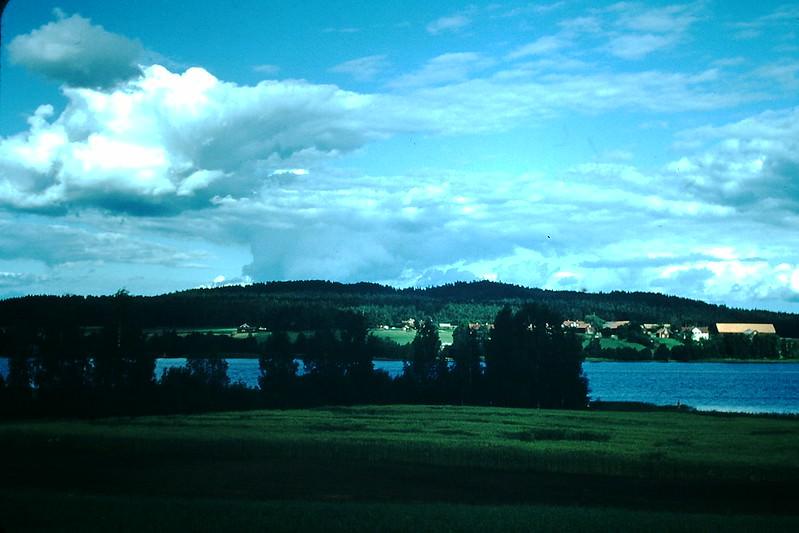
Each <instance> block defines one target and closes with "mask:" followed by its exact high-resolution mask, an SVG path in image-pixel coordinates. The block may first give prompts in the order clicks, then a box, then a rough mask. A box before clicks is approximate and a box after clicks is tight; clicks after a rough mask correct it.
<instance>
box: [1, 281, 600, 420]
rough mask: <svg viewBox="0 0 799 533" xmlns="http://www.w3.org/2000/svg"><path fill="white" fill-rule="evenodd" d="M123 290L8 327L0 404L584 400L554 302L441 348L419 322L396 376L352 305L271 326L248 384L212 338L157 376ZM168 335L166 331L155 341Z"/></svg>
mask: <svg viewBox="0 0 799 533" xmlns="http://www.w3.org/2000/svg"><path fill="white" fill-rule="evenodd" d="M131 301H132V297H131V296H129V295H127V294H126V293H124V292H121V293H118V294H117V295H116V296H115V297H114V305H113V306H111V307H110V313H109V314H108V316H107V317H106V319H105V323H104V324H103V325H102V326H100V327H98V328H96V329H94V330H92V331H90V332H88V333H86V332H82V331H81V329H80V328H78V327H75V324H74V323H70V322H69V320H64V321H59V322H58V323H51V324H49V325H47V326H42V327H40V328H38V331H37V339H38V342H37V343H36V344H29V343H27V344H26V343H22V344H19V345H15V344H14V340H15V339H13V338H8V336H7V337H6V338H5V339H4V345H3V346H4V349H5V350H8V353H9V373H8V377H7V378H6V379H0V414H2V416H4V417H20V416H103V415H112V414H113V415H116V414H144V413H169V412H199V411H206V410H231V409H252V408H291V407H309V406H315V405H334V404H346V405H351V404H359V403H360V404H363V403H370V404H371V403H374V404H381V403H442V404H444V403H448V404H469V405H501V406H523V407H541V408H582V407H584V406H585V405H586V402H587V396H588V384H587V381H586V378H585V377H584V375H583V373H582V367H581V364H582V357H583V354H582V350H581V345H580V340H579V339H578V338H577V337H575V336H574V335H573V334H572V333H571V332H568V331H564V329H563V328H561V325H560V324H561V322H562V319H561V317H560V316H559V315H557V313H555V312H553V311H551V310H549V309H548V308H546V307H543V306H540V305H537V304H533V303H528V304H524V305H522V306H521V307H519V308H516V309H515V310H514V309H513V308H511V307H510V306H506V307H504V308H503V309H502V310H501V311H500V312H499V313H498V314H497V316H496V317H495V320H494V328H493V329H492V330H490V331H488V330H486V329H485V328H483V329H475V328H473V327H470V326H469V324H468V323H463V324H461V325H459V326H458V327H457V328H456V330H455V332H454V335H453V343H452V344H451V345H449V346H446V347H443V348H442V346H441V341H440V338H439V332H438V328H437V325H436V323H435V322H433V321H432V320H429V319H428V320H422V321H420V323H419V324H418V326H417V327H418V331H417V334H416V337H415V338H414V340H413V342H412V343H410V344H409V345H407V346H406V347H404V348H401V349H400V353H401V355H402V357H403V360H404V361H405V362H404V371H403V373H402V374H401V375H400V376H398V377H395V378H392V377H390V376H389V375H388V374H387V373H385V372H382V371H377V370H375V368H374V364H373V360H374V358H375V357H376V356H380V355H381V354H385V353H387V351H391V350H396V349H397V345H396V344H395V343H392V342H390V341H386V340H384V339H380V338H377V337H375V336H372V335H370V334H369V323H368V321H367V319H366V317H365V316H364V315H363V314H360V313H355V312H348V313H343V314H342V315H341V316H339V319H340V320H339V323H338V324H337V326H338V327H337V328H336V329H333V328H319V329H316V330H313V331H312V332H310V333H308V334H300V335H297V336H295V337H294V338H292V336H291V335H289V332H288V331H287V330H276V331H274V332H273V333H272V334H271V335H269V336H268V337H267V339H266V340H265V341H264V342H263V343H261V344H256V345H255V349H256V350H257V352H258V354H259V367H260V372H261V373H260V379H259V387H258V388H257V389H255V388H247V387H246V386H244V385H242V384H236V383H230V380H229V377H228V375H227V370H228V369H227V362H226V360H225V359H224V357H223V356H221V355H219V352H217V351H215V349H214V348H213V347H212V346H209V347H207V349H206V350H205V351H203V352H202V353H194V354H191V355H189V356H188V357H187V362H186V365H185V366H183V367H176V368H170V369H167V370H166V371H165V372H164V373H163V374H162V376H160V377H158V378H156V376H155V375H154V374H155V364H156V358H157V354H155V353H153V352H150V351H148V350H147V349H146V338H145V335H144V334H143V330H142V328H141V326H140V324H141V321H140V318H141V317H139V316H138V315H136V314H135V313H133V312H132V309H133V308H132V306H131V305H130V304H131ZM202 337H204V336H200V338H199V339H192V340H190V342H195V341H198V340H202ZM174 340H175V339H174V338H173V337H172V335H171V334H167V335H162V336H161V338H160V340H159V342H162V343H163V344H164V345H168V344H169V342H170V341H174ZM246 342H253V341H251V340H246ZM300 361H301V362H302V365H303V368H304V372H300Z"/></svg>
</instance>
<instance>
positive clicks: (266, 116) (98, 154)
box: [0, 66, 396, 212]
mask: <svg viewBox="0 0 799 533" xmlns="http://www.w3.org/2000/svg"><path fill="white" fill-rule="evenodd" d="M64 94H65V96H66V97H67V98H68V100H69V102H68V104H67V107H66V109H65V110H64V112H63V113H62V114H61V115H60V116H58V117H57V118H56V119H55V120H51V119H52V115H53V109H52V107H50V106H42V107H40V108H39V109H38V110H37V111H36V113H34V115H33V116H32V117H31V118H30V119H29V123H30V130H29V131H28V132H26V133H21V134H18V135H16V136H12V137H8V138H5V139H2V140H0V168H1V169H2V172H1V173H0V175H1V176H2V177H0V203H2V204H5V205H6V206H8V207H12V208H17V209H50V208H62V209H63V208H70V207H77V208H79V207H81V206H84V207H86V206H99V207H104V208H110V209H114V210H117V209H122V210H126V211H128V212H137V211H139V210H143V211H144V212H150V211H151V210H152V209H157V210H158V209H165V210H167V211H174V210H181V209H185V208H187V207H198V206H202V205H208V200H209V199H210V198H213V197H214V196H218V195H222V196H224V195H233V196H234V197H238V196H246V195H250V194H252V193H253V192H255V191H256V190H257V189H258V188H259V183H260V181H261V180H262V179H263V178H264V177H266V176H268V175H269V173H270V171H272V170H276V169H280V168H287V167H288V168H292V167H296V168H308V167H309V166H313V165H314V164H318V163H319V162H320V161H323V160H325V159H328V158H331V157H339V156H340V155H341V154H342V153H346V152H348V151H351V150H354V149H356V148H359V147H361V146H363V145H364V144H365V143H366V142H369V141H372V140H375V139H379V138H382V137H385V136H386V135H388V134H390V133H391V132H392V130H391V128H392V127H396V124H390V123H389V124H388V125H383V124H382V122H381V121H380V120H379V119H378V117H376V116H374V115H373V114H372V112H371V111H370V110H371V109H372V107H373V102H374V98H373V97H371V96H368V95H361V94H356V93H351V92H347V91H342V90H340V89H338V88H336V87H334V86H325V85H311V84H308V83H306V82H301V81H285V82H261V83H260V84H258V85H256V86H254V87H243V86H238V85H236V84H232V83H225V82H221V81H219V80H217V79H216V78H215V77H213V76H211V75H210V74H209V73H208V72H206V71H205V70H203V69H199V68H192V69H189V70H187V71H186V72H185V73H183V74H174V73H171V72H169V71H168V70H166V69H165V68H163V67H159V66H153V67H149V68H147V69H146V70H145V71H144V75H143V76H142V77H141V78H140V79H138V80H136V81H133V82H130V83H129V84H127V85H126V86H124V87H122V88H119V89H115V90H113V91H110V92H101V91H96V90H91V89H64ZM181 199H183V200H181Z"/></svg>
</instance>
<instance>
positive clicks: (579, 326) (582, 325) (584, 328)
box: [561, 320, 594, 335]
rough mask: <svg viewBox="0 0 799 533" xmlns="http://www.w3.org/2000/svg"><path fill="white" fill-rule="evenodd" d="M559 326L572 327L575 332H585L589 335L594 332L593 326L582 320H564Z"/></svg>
mask: <svg viewBox="0 0 799 533" xmlns="http://www.w3.org/2000/svg"><path fill="white" fill-rule="evenodd" d="M561 327H563V328H564V329H566V328H569V329H572V330H573V331H574V332H575V333H587V334H589V335H592V334H593V333H594V326H592V325H591V324H589V323H588V322H584V321H582V320H564V321H563V324H561Z"/></svg>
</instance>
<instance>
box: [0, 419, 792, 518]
mask: <svg viewBox="0 0 799 533" xmlns="http://www.w3.org/2000/svg"><path fill="white" fill-rule="evenodd" d="M0 457H2V462H0V526H2V527H4V528H5V529H6V530H7V531H18V530H30V529H37V530H59V531H64V530H74V531H101V530H111V529H113V530H127V531H132V530H134V529H142V528H145V527H147V528H156V529H157V530H159V531H177V530H182V531H186V530H191V531H214V530H220V529H227V530H244V531H248V530H262V531H266V530H268V531H288V530H293V531H298V530H299V531H321V530H332V531H360V530H383V531H392V530H393V531H407V530H415V531H441V530H445V529H449V530H457V531H460V530H464V531H469V530H470V531H485V530H502V531H528V530H537V531H574V530H579V531H612V530H616V531H618V530H625V531H631V530H632V531H696V530H714V531H753V530H764V531H796V530H799V509H797V508H796V506H795V500H794V496H793V495H794V494H795V487H796V483H797V482H796V480H797V479H799V477H798V476H799V420H797V419H796V418H792V417H756V416H745V415H709V414H699V413H694V412H689V411H679V410H654V409H643V410H639V411H613V410H586V411H547V410H530V409H502V408H480V407H453V406H361V407H331V408H319V409H310V410H296V411H250V412H236V413H213V414H205V415H193V416H176V415H175V416H153V417H138V418H112V419H99V420H85V421H77V420H74V421H26V422H5V423H3V424H0ZM59 520H62V521H64V522H65V524H69V525H70V527H63V526H64V524H61V525H59V522H58V521H59ZM531 526H534V527H531ZM442 528H443V529H442Z"/></svg>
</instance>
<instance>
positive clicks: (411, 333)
mask: <svg viewBox="0 0 799 533" xmlns="http://www.w3.org/2000/svg"><path fill="white" fill-rule="evenodd" d="M454 331H455V330H454V329H440V330H438V337H439V339H441V343H442V344H452V334H453V333H454ZM369 333H370V334H372V335H374V336H375V337H380V338H383V339H388V340H391V341H394V342H396V343H397V344H410V343H411V342H413V339H414V337H416V330H415V329H409V330H407V331H404V330H402V329H372V330H369Z"/></svg>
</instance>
